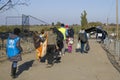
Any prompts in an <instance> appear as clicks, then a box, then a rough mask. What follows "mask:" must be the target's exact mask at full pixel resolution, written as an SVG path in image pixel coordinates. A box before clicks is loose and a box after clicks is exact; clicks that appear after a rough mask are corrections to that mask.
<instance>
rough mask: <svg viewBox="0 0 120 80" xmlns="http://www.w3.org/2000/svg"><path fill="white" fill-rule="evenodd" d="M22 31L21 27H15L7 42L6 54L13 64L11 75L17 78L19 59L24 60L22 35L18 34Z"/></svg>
mask: <svg viewBox="0 0 120 80" xmlns="http://www.w3.org/2000/svg"><path fill="white" fill-rule="evenodd" d="M19 33H20V29H19V28H15V29H14V31H13V33H10V34H9V37H8V39H7V43H6V54H7V56H8V59H9V60H10V61H11V62H12V66H11V77H12V78H16V77H17V75H16V71H17V63H18V61H21V60H22V57H21V52H22V47H21V45H20V37H19V36H18V35H19Z"/></svg>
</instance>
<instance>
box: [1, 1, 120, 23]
mask: <svg viewBox="0 0 120 80" xmlns="http://www.w3.org/2000/svg"><path fill="white" fill-rule="evenodd" d="M118 1H119V3H118V4H120V0H118ZM28 4H29V6H16V7H15V8H14V9H10V10H8V11H5V12H3V13H0V24H5V17H6V16H21V14H26V15H31V16H34V17H37V18H39V19H42V20H43V21H46V22H48V23H52V22H55V23H56V22H57V21H60V22H62V23H65V24H80V16H81V13H82V12H83V11H84V10H85V11H86V12H87V19H88V22H96V21H100V22H103V23H106V22H107V17H108V19H109V23H116V0H30V2H29V3H28ZM119 6H120V5H119ZM119 11H120V7H119ZM119 14H120V13H119ZM119 19H120V16H119ZM18 22H19V21H18ZM119 22H120V20H119Z"/></svg>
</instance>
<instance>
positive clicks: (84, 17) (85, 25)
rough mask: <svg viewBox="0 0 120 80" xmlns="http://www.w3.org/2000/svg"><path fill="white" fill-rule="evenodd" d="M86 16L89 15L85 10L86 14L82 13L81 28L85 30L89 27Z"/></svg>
mask: <svg viewBox="0 0 120 80" xmlns="http://www.w3.org/2000/svg"><path fill="white" fill-rule="evenodd" d="M86 16H87V13H86V11H85V10H84V12H83V13H81V28H84V29H85V28H87V27H88V21H87V18H86Z"/></svg>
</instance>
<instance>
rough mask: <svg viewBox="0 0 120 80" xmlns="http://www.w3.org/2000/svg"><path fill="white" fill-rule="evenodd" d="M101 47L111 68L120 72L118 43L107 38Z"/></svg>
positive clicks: (119, 48) (119, 46) (119, 44)
mask: <svg viewBox="0 0 120 80" xmlns="http://www.w3.org/2000/svg"><path fill="white" fill-rule="evenodd" d="M102 46H103V48H104V49H105V50H106V51H107V52H108V53H107V55H108V58H109V59H110V61H111V62H112V64H113V66H115V67H116V68H117V69H118V70H119V71H120V41H119V40H115V39H112V38H110V37H107V38H106V39H105V40H104V43H103V45H102Z"/></svg>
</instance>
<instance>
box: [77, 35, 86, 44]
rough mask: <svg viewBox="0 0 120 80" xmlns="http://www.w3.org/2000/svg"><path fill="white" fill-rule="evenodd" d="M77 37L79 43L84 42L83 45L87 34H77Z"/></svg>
mask: <svg viewBox="0 0 120 80" xmlns="http://www.w3.org/2000/svg"><path fill="white" fill-rule="evenodd" d="M78 37H79V38H80V40H81V42H84V43H86V42H87V34H86V33H79V36H78Z"/></svg>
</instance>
